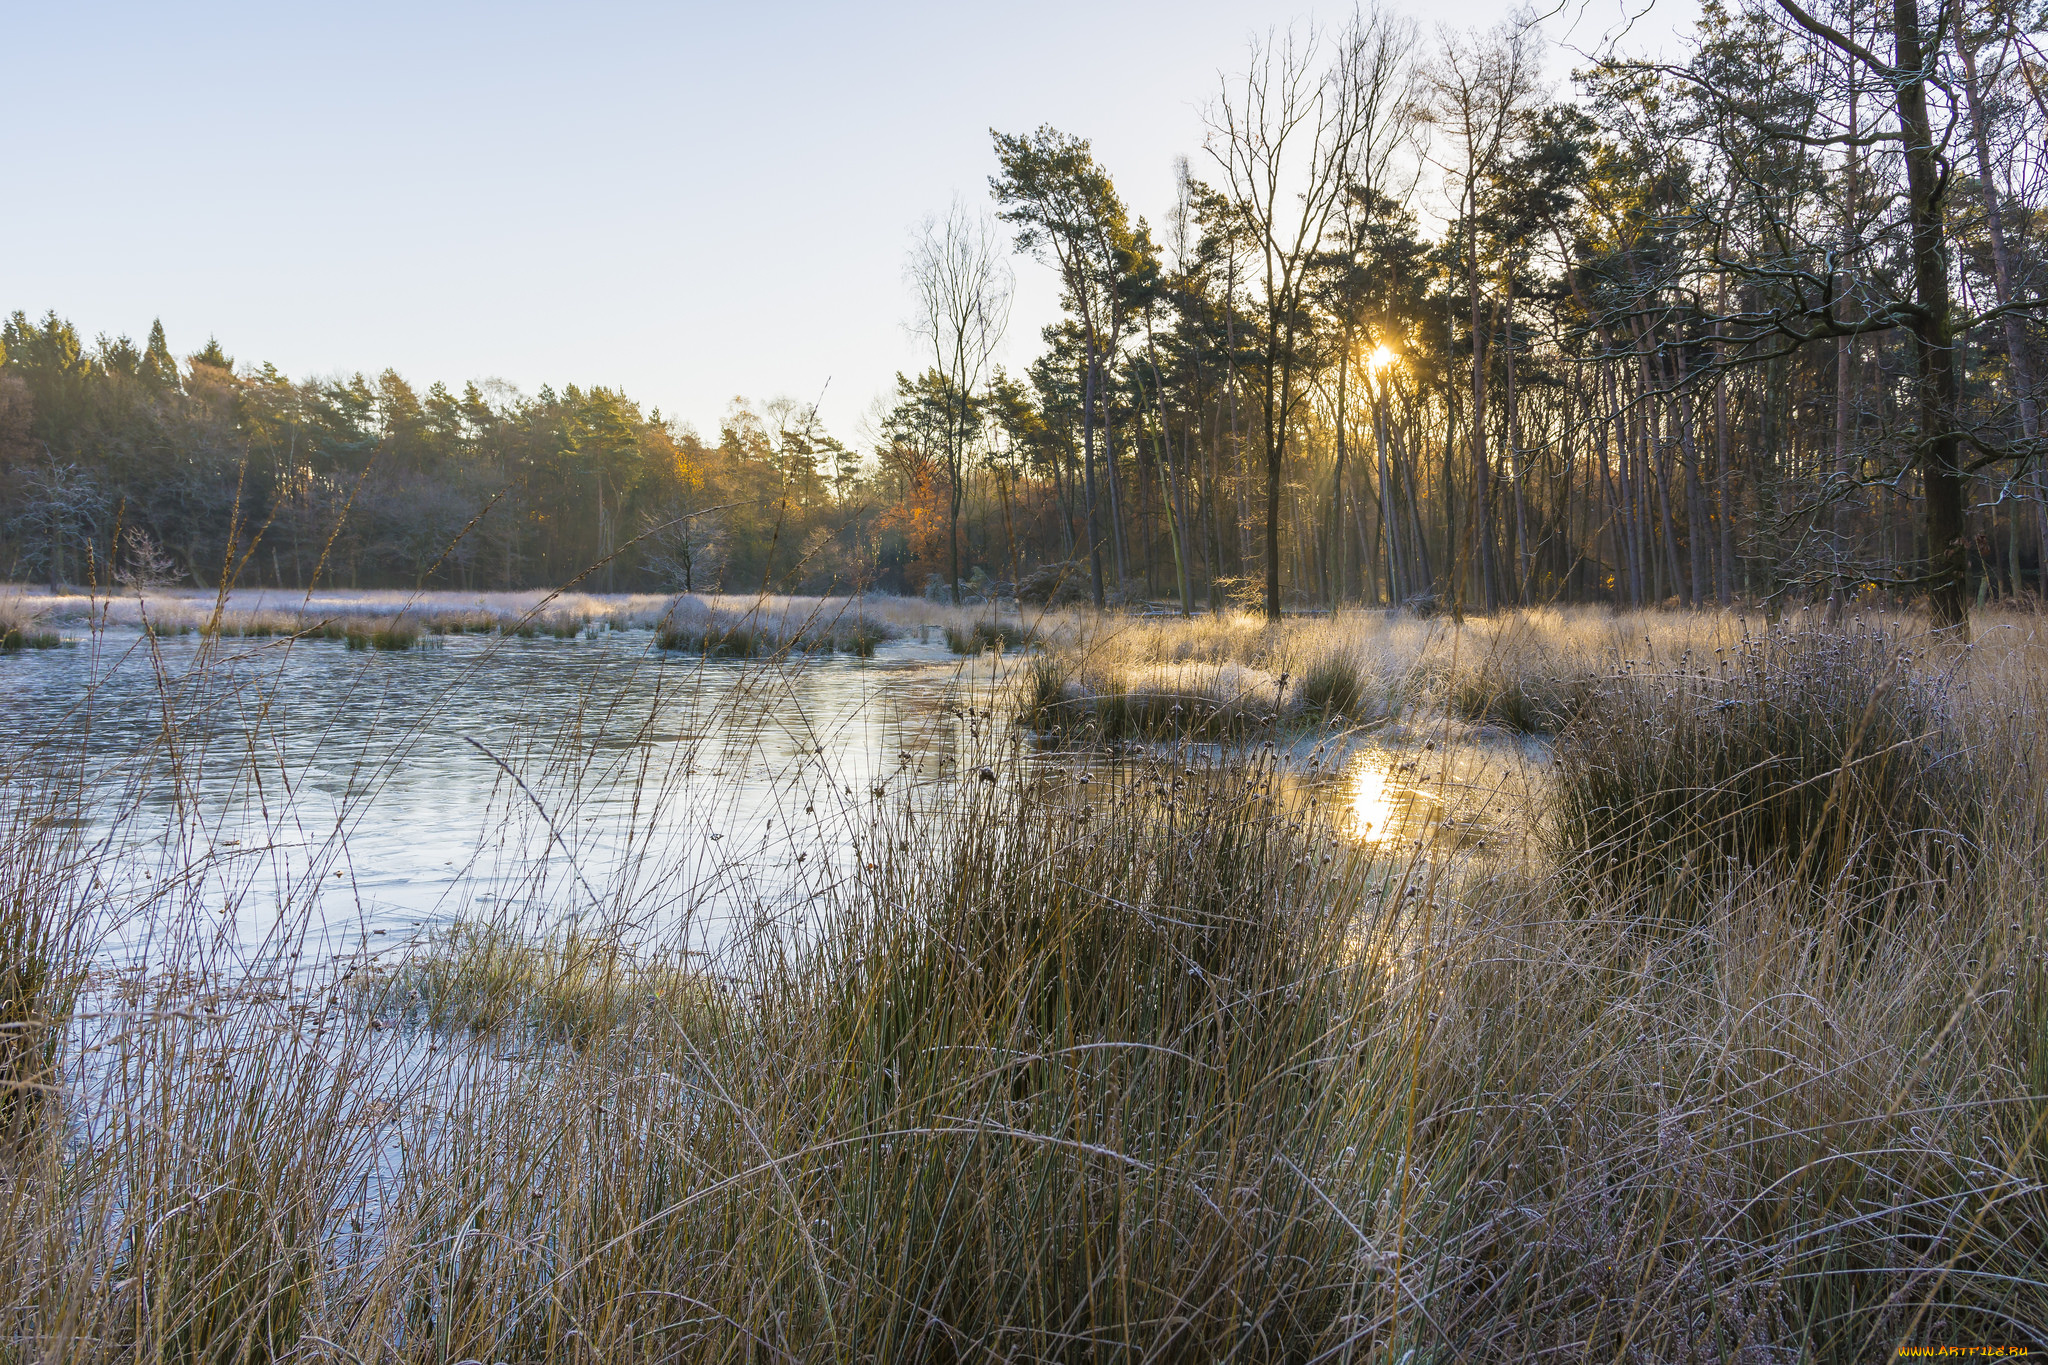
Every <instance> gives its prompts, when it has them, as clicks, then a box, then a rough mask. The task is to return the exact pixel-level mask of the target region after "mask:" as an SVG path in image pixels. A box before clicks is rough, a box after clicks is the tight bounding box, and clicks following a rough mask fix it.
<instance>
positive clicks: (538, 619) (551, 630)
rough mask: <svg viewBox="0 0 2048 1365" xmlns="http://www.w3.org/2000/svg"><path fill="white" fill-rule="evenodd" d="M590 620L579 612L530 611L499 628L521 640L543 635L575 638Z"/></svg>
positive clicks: (505, 633) (557, 638)
mask: <svg viewBox="0 0 2048 1365" xmlns="http://www.w3.org/2000/svg"><path fill="white" fill-rule="evenodd" d="M588 620H589V618H588V617H586V616H583V615H582V614H580V613H578V612H568V611H557V612H549V613H546V614H536V613H532V612H529V613H527V614H526V615H524V616H521V617H519V618H518V619H517V620H512V621H505V622H502V623H500V624H499V625H498V626H497V630H498V632H499V634H501V635H511V636H516V637H517V638H519V639H521V640H534V639H539V638H541V637H542V636H546V637H548V638H550V639H555V640H573V639H575V638H576V637H577V636H578V635H581V634H582V633H583V627H584V625H585V624H586V623H587V621H588Z"/></svg>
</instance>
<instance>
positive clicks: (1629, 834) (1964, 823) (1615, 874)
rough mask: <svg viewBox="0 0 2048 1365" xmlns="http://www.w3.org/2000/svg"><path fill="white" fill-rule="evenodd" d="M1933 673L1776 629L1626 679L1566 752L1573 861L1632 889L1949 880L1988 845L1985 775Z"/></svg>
mask: <svg viewBox="0 0 2048 1365" xmlns="http://www.w3.org/2000/svg"><path fill="white" fill-rule="evenodd" d="M1927 647H1928V648H1932V649H1937V650H1938V649H1939V646H1927ZM1930 662H1932V663H1933V665H1934V666H1933V667H1932V668H1929V667H1926V666H1925V665H1926V664H1928V663H1930ZM1920 663H1921V664H1922V665H1923V666H1921V667H1917V668H1916V667H1915V661H1914V659H1913V658H1912V651H1911V649H1910V648H1909V647H1908V645H1907V643H1906V642H1905V641H1904V640H1902V639H1901V638H1900V637H1899V636H1898V635H1897V634H1896V633H1894V632H1891V631H1887V630H1882V629H1872V628H1867V627H1859V628H1854V629H1850V630H1830V629H1824V628H1816V627H1804V628H1788V627H1779V628H1771V629H1766V630H1763V631H1760V632H1758V633H1756V634H1753V635H1749V636H1747V637H1745V638H1743V639H1742V640H1740V641H1739V642H1738V643H1737V644H1736V645H1735V646H1734V647H1733V648H1729V649H1722V650H1717V651H1716V652H1715V653H1714V654H1712V655H1705V656H1699V655H1692V654H1690V653H1687V654H1681V655H1679V656H1678V657H1676V658H1672V659H1668V660H1664V661H1662V662H1661V664H1659V663H1657V662H1655V661H1644V662H1643V663H1641V664H1639V665H1633V666H1630V667H1626V668H1623V669H1620V670H1617V672H1616V673H1615V674H1614V676H1612V677H1611V678H1609V679H1607V680H1605V681H1604V682H1603V683H1601V684H1600V685H1599V686H1598V688H1597V690H1596V691H1595V692H1594V693H1593V695H1591V696H1590V697H1588V698H1587V700H1586V701H1585V702H1584V703H1583V704H1582V705H1581V706H1579V708H1578V710H1577V715H1576V718H1575V719H1574V721H1573V722H1572V724H1571V725H1570V726H1569V727H1568V728H1567V729H1566V731H1565V732H1564V734H1563V736H1562V737H1561V738H1560V740H1559V743H1558V746H1557V773H1556V778H1557V780H1556V803H1555V820H1554V824H1553V827H1552V831H1553V837H1554V838H1555V839H1557V840H1558V841H1559V843H1560V844H1561V846H1562V856H1564V857H1565V858H1567V859H1569V860H1570V861H1571V862H1572V864H1573V865H1574V866H1577V867H1580V868H1584V869H1586V870H1588V871H1590V872H1592V873H1595V874H1597V875H1599V876H1602V877H1606V878H1609V879H1612V880H1617V881H1620V882H1624V883H1625V882H1629V881H1633V880H1637V879H1641V878H1646V877H1653V878H1663V877H1673V878H1680V879H1704V881H1705V882H1706V883H1707V884H1710V885H1718V884H1720V883H1721V882H1722V881H1723V880H1725V878H1726V877H1727V876H1728V875H1738V876H1739V875H1743V874H1744V870H1746V869H1752V868H1757V867H1764V866H1769V867H1772V868H1774V869H1775V870H1776V872H1777V873H1778V874H1779V875H1784V876H1789V877H1791V878H1793V879H1794V880H1796V881H1799V882H1802V883H1812V884H1815V885H1820V886H1826V885H1828V884H1830V883H1832V882H1834V881H1835V880H1837V879H1838V878H1841V877H1845V876H1858V877H1871V878H1876V879H1878V880H1880V881H1886V882H1889V881H1893V880H1896V879H1898V878H1901V877H1903V878H1906V879H1907V880H1908V881H1911V880H1914V879H1917V878H1919V877H1921V876H1926V875H1933V874H1937V873H1939V872H1941V871H1943V870H1946V869H1949V868H1951V867H1952V866H1953V865H1954V863H1955V860H1956V859H1957V858H1958V857H1961V856H1964V855H1966V854H1967V853H1968V851H1969V850H1970V849H1971V848H1973V847H1974V846H1975V844H1976V843H1977V841H1978V839H1979V835H1980V829H1979V818H1980V811H1981V803H1982V788H1983V785H1984V774H1983V772H1982V770H1981V767H1980V765H1979V763H1978V761H1977V759H1976V757H1975V756H1974V754H1973V753H1972V751H1971V749H1970V748H1969V746H1967V745H1966V744H1965V743H1964V742H1963V740H1962V736H1961V733H1960V730H1959V727H1958V724H1957V722H1956V720H1955V718H1954V716H1953V713H1952V699H1951V694H1952V692H1953V684H1952V681H1951V679H1950V678H1949V676H1948V675H1947V673H1946V671H1945V670H1944V668H1943V667H1942V666H1941V664H1940V663H1939V660H1938V657H1937V658H1936V659H1934V660H1921V661H1920ZM1731 869H1732V870H1733V871H1732V873H1731Z"/></svg>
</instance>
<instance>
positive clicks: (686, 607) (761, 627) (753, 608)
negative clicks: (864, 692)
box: [654, 597, 897, 659]
mask: <svg viewBox="0 0 2048 1365" xmlns="http://www.w3.org/2000/svg"><path fill="white" fill-rule="evenodd" d="M896 634H897V628H896V627H895V626H893V625H892V624H890V623H889V622H888V621H885V620H882V619H881V618H879V617H876V616H872V615H868V614H866V613H865V612H856V611H851V610H845V609H840V610H834V611H831V612H826V611H824V610H822V608H819V607H813V608H812V609H810V610H808V611H806V612H805V613H803V614H798V613H797V612H796V610H795V609H794V607H793V605H792V604H790V603H788V602H786V601H785V602H780V603H777V602H775V601H772V600H768V599H763V600H761V601H758V602H754V603H752V604H750V605H748V606H745V607H737V608H734V607H720V606H712V605H709V604H707V603H705V602H703V601H702V600H700V599H697V598H693V597H681V598H677V599H676V600H675V601H674V602H672V603H671V604H670V605H669V609H668V611H667V612H665V613H664V614H663V616H662V618H661V619H660V620H659V621H658V622H657V623H656V625H655V637H654V638H655V644H656V645H657V646H658V647H659V648H661V649H665V650H674V651H679V652H687V653H693V654H705V655H711V656H713V657H724V658H739V659H755V658H766V657H769V656H772V655H781V654H813V653H830V652H833V651H838V652H841V653H846V654H852V655H854V656H856V657H858V658H863V659H865V658H872V657H873V655H874V652H875V647H876V646H877V645H879V644H880V643H882V642H883V641H884V640H889V639H893V638H894V637H895V636H896Z"/></svg>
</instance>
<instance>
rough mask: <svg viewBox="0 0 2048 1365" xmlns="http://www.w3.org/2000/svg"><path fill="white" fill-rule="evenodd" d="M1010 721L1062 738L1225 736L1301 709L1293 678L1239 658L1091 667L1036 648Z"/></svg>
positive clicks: (1270, 726)
mask: <svg viewBox="0 0 2048 1365" xmlns="http://www.w3.org/2000/svg"><path fill="white" fill-rule="evenodd" d="M1016 708H1017V717H1018V720H1019V721H1020V722H1021V723H1022V724H1024V725H1026V726H1028V727H1029V728H1031V729H1034V730H1038V731H1041V732H1043V733H1047V734H1053V735H1059V736H1062V737H1064V738H1067V739H1078V740H1083V741H1089V740H1103V741H1114V742H1121V741H1126V740H1162V739H1173V738H1182V737H1187V738H1200V739H1230V738H1244V737H1246V736H1249V735H1253V734H1260V733H1270V732H1271V731H1272V730H1274V729H1275V727H1277V726H1281V725H1285V724H1288V723H1290V722H1292V721H1295V720H1297V719H1299V718H1300V717H1301V716H1302V715H1303V712H1304V702H1303V690H1302V684H1301V681H1300V680H1299V679H1296V678H1292V677H1290V676H1288V675H1286V674H1279V675H1275V674H1272V673H1267V672H1265V671H1264V670H1262V669H1256V668H1248V667H1246V666H1244V665H1242V664H1235V663H1223V664H1152V665H1144V666H1138V667H1125V666H1111V667H1099V666H1090V665H1087V664H1081V663H1076V662H1074V661H1072V660H1069V659H1066V658H1064V657H1054V656H1045V655H1041V656H1039V657H1038V658H1035V659H1033V660H1032V662H1031V665H1030V666H1029V668H1027V669H1026V670H1025V673H1024V675H1023V678H1022V681H1021V683H1020V686H1019V690H1018V693H1017V700H1016Z"/></svg>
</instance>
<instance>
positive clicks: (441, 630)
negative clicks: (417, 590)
mask: <svg viewBox="0 0 2048 1365" xmlns="http://www.w3.org/2000/svg"><path fill="white" fill-rule="evenodd" d="M426 627H427V630H428V631H429V632H430V633H431V634H434V635H489V634H490V633H491V632H493V631H495V630H496V629H497V628H498V617H497V616H496V615H494V614H493V613H491V612H488V611H481V610H479V611H436V612H432V613H430V614H429V615H428V616H427V617H426Z"/></svg>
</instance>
